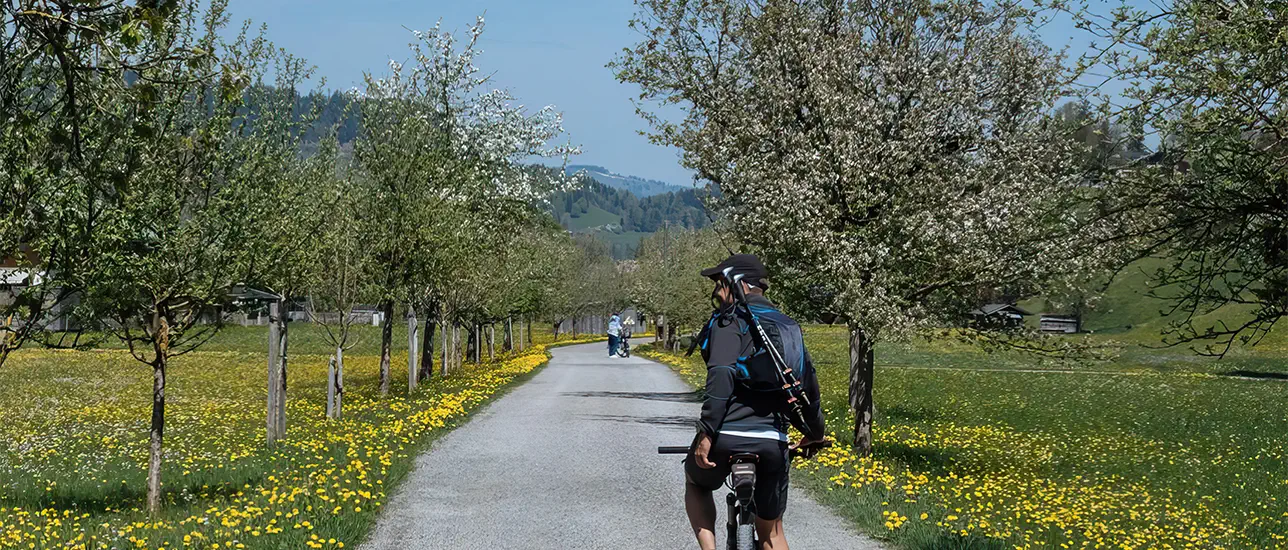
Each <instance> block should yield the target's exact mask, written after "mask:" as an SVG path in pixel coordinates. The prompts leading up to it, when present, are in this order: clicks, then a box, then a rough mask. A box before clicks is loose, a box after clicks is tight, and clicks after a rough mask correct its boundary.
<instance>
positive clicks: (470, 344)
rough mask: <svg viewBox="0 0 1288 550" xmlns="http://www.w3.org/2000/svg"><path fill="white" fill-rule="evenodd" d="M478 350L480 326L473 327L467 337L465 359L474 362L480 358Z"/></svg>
mask: <svg viewBox="0 0 1288 550" xmlns="http://www.w3.org/2000/svg"><path fill="white" fill-rule="evenodd" d="M478 349H479V342H478V325H473V326H471V327H470V329H469V332H468V333H466V335H465V357H467V358H469V360H471V361H474V358H475V357H477V356H478ZM475 362H477V361H475Z"/></svg>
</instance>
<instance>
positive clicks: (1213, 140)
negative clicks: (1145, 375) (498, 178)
mask: <svg viewBox="0 0 1288 550" xmlns="http://www.w3.org/2000/svg"><path fill="white" fill-rule="evenodd" d="M637 4H638V6H639V15H638V17H637V18H636V19H635V20H634V21H633V22H632V27H633V28H634V29H636V30H637V31H639V32H641V33H642V34H643V35H644V38H643V39H642V40H641V41H640V43H639V44H638V45H636V46H635V47H633V48H631V49H629V50H627V51H626V52H625V53H623V54H622V55H621V56H620V57H619V58H618V59H617V60H616V61H615V62H614V63H613V65H612V66H613V67H614V68H615V69H616V71H617V74H618V77H619V78H620V79H621V80H623V81H626V82H631V83H635V84H637V85H639V86H640V87H641V89H642V94H641V99H643V100H646V101H651V102H655V103H657V104H660V105H662V106H669V105H679V106H681V107H682V110H683V112H684V113H686V117H685V118H684V119H683V120H679V121H672V120H668V119H666V118H664V117H660V116H654V115H649V114H646V115H645V116H646V119H647V120H648V121H649V122H650V123H652V125H653V126H654V129H655V132H654V133H653V138H654V139H655V140H656V141H658V142H660V143H663V144H667V145H673V146H676V147H678V148H679V149H680V150H682V151H683V163H684V164H685V165H686V166H687V167H689V168H691V169H693V170H694V171H695V172H697V174H698V175H699V177H700V178H702V179H704V180H705V181H707V182H708V183H709V184H710V185H711V187H712V188H713V189H714V190H716V191H718V192H716V193H713V200H712V207H713V208H714V209H715V210H716V211H717V212H718V213H719V214H720V215H721V217H722V220H723V221H725V222H727V223H728V224H729V225H730V228H731V229H732V230H733V231H734V232H735V233H736V234H737V235H738V239H739V240H740V241H741V242H742V243H743V244H744V245H746V246H748V247H749V248H750V249H752V250H755V251H757V252H760V253H761V254H762V255H763V256H764V258H765V259H766V261H767V263H768V264H769V266H770V269H771V270H772V271H773V272H774V273H775V275H776V277H775V282H776V284H777V288H778V289H780V290H779V291H780V292H782V291H786V292H788V293H789V294H790V295H791V296H792V298H793V299H792V300H791V301H792V302H793V303H794V304H795V306H796V307H797V309H798V310H799V311H801V312H802V313H804V314H806V315H821V314H824V313H830V314H837V315H840V316H842V317H843V318H844V319H846V321H847V323H848V325H849V331H850V359H851V361H850V363H851V365H850V388H849V392H850V405H851V407H852V408H853V410H854V412H855V419H854V420H855V425H854V429H853V438H854V444H855V447H856V448H857V449H858V451H859V452H862V453H866V452H868V451H869V450H870V449H871V444H872V437H871V425H872V416H873V410H874V408H873V361H874V353H873V349H874V345H875V344H876V343H877V342H879V341H882V340H886V339H892V338H901V337H906V336H907V335H909V334H912V333H913V332H916V331H918V330H920V329H922V328H925V327H931V326H944V325H955V324H956V322H955V321H957V319H956V317H957V316H960V315H961V312H964V311H967V310H968V309H969V308H970V307H973V306H974V305H976V304H973V303H971V302H972V300H973V298H974V297H976V296H979V295H980V292H981V290H987V289H1008V290H1009V289H1021V290H1025V291H1027V292H1030V293H1031V292H1033V291H1034V290H1036V289H1042V290H1043V291H1045V292H1046V293H1047V294H1048V295H1070V296H1074V295H1079V289H1086V288H1088V287H1089V286H1090V284H1089V281H1096V280H1104V279H1105V278H1107V277H1109V276H1112V274H1113V273H1114V272H1115V270H1117V269H1121V268H1122V267H1123V266H1125V265H1128V264H1129V263H1130V262H1131V261H1132V260H1134V259H1137V258H1140V257H1144V256H1149V255H1157V256H1162V257H1166V258H1169V259H1172V260H1174V261H1173V263H1172V265H1171V266H1170V267H1169V268H1168V269H1164V270H1163V271H1161V272H1160V273H1158V276H1157V278H1156V282H1157V283H1158V284H1159V290H1158V293H1159V294H1160V295H1162V296H1164V297H1167V298H1171V299H1173V301H1174V304H1175V306H1176V307H1177V309H1178V310H1180V311H1182V312H1187V313H1188V315H1183V316H1181V317H1182V318H1183V320H1182V321H1179V322H1178V323H1176V324H1175V325H1174V327H1173V329H1172V332H1171V336H1172V337H1173V341H1174V342H1186V341H1193V340H1195V339H1200V340H1202V339H1211V340H1213V341H1215V344H1216V346H1217V347H1216V349H1215V350H1209V351H1213V352H1215V353H1223V351H1224V349H1227V348H1228V346H1229V344H1230V343H1231V342H1233V341H1235V339H1236V338H1240V339H1255V338H1258V337H1260V336H1263V335H1264V334H1265V333H1266V331H1268V330H1269V329H1270V327H1271V326H1273V325H1274V323H1275V322H1276V321H1277V320H1278V319H1280V318H1282V317H1283V316H1284V315H1285V313H1286V312H1288V307H1285V306H1288V298H1286V296H1288V294H1286V292H1285V291H1286V290H1288V285H1286V284H1285V281H1288V253H1285V251H1286V250H1288V245H1286V244H1285V243H1288V236H1286V235H1288V229H1285V228H1286V227H1288V221H1286V220H1288V207H1286V206H1285V205H1288V186H1286V185H1285V181H1288V180H1286V179H1285V177H1284V174H1288V170H1286V169H1285V168H1288V166H1286V165H1288V155H1286V154H1285V151H1286V149H1285V147H1284V141H1283V140H1284V136H1285V135H1286V134H1288V112H1286V111H1285V108H1284V103H1283V101H1282V91H1283V86H1282V78H1281V75H1282V74H1283V72H1284V71H1283V69H1284V63H1285V59H1286V58H1285V56H1283V55H1282V32H1281V30H1282V28H1283V25H1284V23H1285V21H1286V20H1288V11H1285V8H1284V7H1283V6H1282V5H1281V3H1275V2H1265V1H1252V2H1238V3H1230V2H1201V1H1194V0H1177V1H1173V2H1164V3H1156V5H1154V7H1153V8H1151V9H1150V10H1135V9H1132V8H1130V7H1124V8H1121V9H1119V10H1116V11H1114V12H1113V13H1111V14H1096V13H1094V12H1091V11H1078V12H1074V13H1073V16H1074V17H1075V19H1076V20H1077V21H1078V23H1079V26H1080V27H1081V28H1084V29H1087V30H1088V31H1089V32H1093V33H1096V34H1098V35H1100V36H1101V40H1099V41H1098V42H1099V44H1100V47H1099V48H1097V49H1096V50H1095V51H1093V52H1091V53H1090V54H1089V55H1088V56H1086V57H1084V58H1082V59H1080V60H1078V61H1077V62H1076V63H1068V62H1067V60H1066V59H1065V57H1064V56H1063V55H1062V54H1061V53H1058V52H1055V51H1052V50H1051V49H1050V48H1048V47H1046V46H1044V45H1043V44H1042V43H1041V42H1040V41H1039V40H1038V39H1037V38H1036V37H1035V36H1034V34H1033V29H1034V28H1035V25H1036V24H1038V23H1040V22H1041V21H1042V20H1043V17H1044V15H1045V13H1044V12H1042V11H1038V10H1036V9H1033V8H1032V7H1028V8H1026V7H1025V6H1024V5H1023V4H1022V3H1019V2H977V1H973V0H882V1H875V2H847V1H844V0H804V1H797V0H756V1H746V0H710V1H705V2H669V1H666V0H638V1H637ZM1039 4H1041V3H1039ZM1053 4H1055V5H1056V6H1057V7H1059V8H1060V9H1067V8H1068V6H1069V4H1070V3H1065V2H1056V3H1053ZM1105 68H1107V69H1108V70H1107V71H1104V72H1101V71H1102V70H1103V69H1105ZM1095 74H1109V75H1110V78H1117V79H1120V80H1121V81H1122V82H1124V83H1126V85H1127V91H1126V92H1125V93H1124V94H1122V95H1121V97H1104V96H1097V94H1096V93H1094V91H1095V90H1096V89H1098V87H1093V88H1092V89H1091V91H1090V92H1091V93H1088V90H1087V89H1085V88H1082V87H1081V85H1082V84H1085V83H1086V82H1087V80H1088V79H1090V78H1091V75H1095ZM1097 84H1098V83H1097ZM1077 95H1085V96H1086V97H1087V100H1088V103H1087V105H1088V106H1089V108H1079V107H1078V106H1077V105H1075V106H1073V107H1070V108H1066V109H1062V110H1061V111H1060V112H1057V111H1056V103H1057V102H1058V101H1060V100H1062V99H1063V98H1066V97H1069V96H1077ZM1124 100H1125V101H1124ZM1124 103H1125V105H1124ZM1071 136H1072V137H1074V138H1075V139H1070V137H1071ZM1152 140H1156V141H1158V142H1159V145H1158V147H1157V151H1155V152H1153V153H1152V154H1147V152H1146V151H1144V149H1145V147H1144V145H1143V144H1144V143H1147V142H1149V141H1152ZM692 265H696V264H691V265H690V266H689V268H690V269H691V268H692ZM1227 305H1235V306H1238V307H1237V308H1235V309H1233V310H1230V309H1229V308H1227V310H1226V311H1227V312H1228V313H1231V314H1234V315H1239V316H1242V318H1243V320H1242V321H1239V322H1237V323H1235V324H1232V325H1227V324H1220V325H1218V326H1215V327H1196V326H1195V324H1194V320H1195V319H1196V318H1197V316H1196V314H1201V313H1205V312H1210V311H1213V310H1215V309H1216V308H1221V307H1224V306H1227ZM1222 346H1225V347H1222Z"/></svg>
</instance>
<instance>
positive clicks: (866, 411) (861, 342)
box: [849, 323, 874, 456]
mask: <svg viewBox="0 0 1288 550" xmlns="http://www.w3.org/2000/svg"><path fill="white" fill-rule="evenodd" d="M849 328H850V410H851V411H853V412H854V452H855V453H857V454H858V455H859V456H867V455H870V454H872V413H873V411H874V407H873V405H872V374H873V367H874V363H873V349H872V346H873V342H872V339H871V338H870V337H869V336H868V334H867V332H866V331H864V330H863V329H862V328H860V327H858V326H857V325H855V324H853V323H851V324H850V327H849Z"/></svg>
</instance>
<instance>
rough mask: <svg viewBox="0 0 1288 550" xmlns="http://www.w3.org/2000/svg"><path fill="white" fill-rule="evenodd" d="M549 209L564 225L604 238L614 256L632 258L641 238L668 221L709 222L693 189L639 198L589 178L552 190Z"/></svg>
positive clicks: (695, 224) (695, 225)
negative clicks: (570, 188) (572, 187)
mask: <svg viewBox="0 0 1288 550" xmlns="http://www.w3.org/2000/svg"><path fill="white" fill-rule="evenodd" d="M550 209H551V214H552V215H553V216H554V217H555V219H557V220H559V223H560V225H562V226H563V227H564V228H566V229H568V230H570V231H573V232H577V233H593V234H595V235H596V236H598V237H600V238H602V239H604V240H605V241H607V242H608V243H609V244H610V246H611V247H612V252H613V257H615V258H618V259H625V258H631V257H634V255H635V248H636V247H637V246H638V245H639V241H640V239H641V238H643V237H644V236H646V235H648V234H649V233H652V232H654V231H657V230H658V229H660V228H662V227H664V226H666V225H668V224H669V225H678V226H684V227H688V228H698V227H706V226H707V225H708V224H709V219H708V218H707V215H706V212H705V210H704V209H703V205H702V198H701V196H700V195H699V192H698V191H695V190H693V189H684V190H681V191H672V192H667V193H662V194H658V195H652V196H649V197H643V198H640V197H637V196H635V194H633V193H631V192H630V191H626V190H624V189H616V188H613V187H609V186H607V185H604V184H603V183H600V182H599V181H598V180H597V179H590V178H586V179H584V184H583V185H582V186H581V187H580V188H579V189H576V190H573V191H568V192H561V193H556V194H555V196H553V197H551V199H550Z"/></svg>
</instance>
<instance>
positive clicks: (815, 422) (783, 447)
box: [684, 254, 824, 550]
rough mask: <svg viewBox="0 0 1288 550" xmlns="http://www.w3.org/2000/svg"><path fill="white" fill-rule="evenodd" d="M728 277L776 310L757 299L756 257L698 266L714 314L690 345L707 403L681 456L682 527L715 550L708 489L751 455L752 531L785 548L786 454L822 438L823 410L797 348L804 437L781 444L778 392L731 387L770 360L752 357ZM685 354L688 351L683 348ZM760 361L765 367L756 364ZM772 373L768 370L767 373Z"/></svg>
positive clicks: (784, 421) (762, 281)
mask: <svg viewBox="0 0 1288 550" xmlns="http://www.w3.org/2000/svg"><path fill="white" fill-rule="evenodd" d="M730 267H732V268H733V271H732V272H731V275H742V276H743V277H742V280H741V281H740V282H739V284H741V285H743V291H744V293H745V294H746V297H747V302H748V304H749V305H750V306H752V307H759V308H770V309H774V310H777V307H776V306H774V305H773V303H771V302H770V301H769V300H768V299H767V298H765V296H764V291H765V290H767V289H768V288H769V282H768V280H767V276H768V273H767V271H766V270H765V266H764V264H762V263H761V262H760V259H759V258H757V257H756V256H754V255H751V254H735V255H733V256H730V257H729V258H728V259H726V260H725V261H723V262H721V263H720V265H718V266H716V267H713V268H709V269H705V270H703V271H702V275H703V276H705V277H708V278H711V279H713V280H715V281H716V286H715V289H714V290H713V291H712V294H711V296H712V302H713V304H714V305H715V311H714V312H713V313H712V316H711V321H710V322H709V323H708V324H707V327H706V328H705V329H703V331H702V334H700V335H699V337H698V340H697V341H695V343H694V346H697V345H701V346H702V357H703V359H705V360H706V363H707V384H706V400H705V401H704V402H703V404H702V415H701V418H700V419H699V421H698V424H697V429H698V434H697V436H696V438H695V440H694V443H693V445H692V448H691V450H690V451H689V455H688V456H687V457H686V458H685V463H684V464H685V465H684V471H685V478H686V479H685V481H686V484H685V497H684V504H685V510H686V512H687V513H688V516H689V524H690V526H692V528H693V533H694V535H696V536H697V538H698V546H699V547H701V548H702V550H715V547H716V538H715V531H714V529H715V520H716V507H715V502H714V500H713V499H712V492H713V491H715V490H716V489H719V488H720V486H721V485H722V484H723V483H724V480H725V478H726V477H727V476H728V475H729V457H730V456H731V455H733V454H737V453H754V454H756V455H758V456H759V462H758V463H757V464H756V487H755V497H754V498H755V507H756V516H757V518H756V530H757V532H758V534H759V538H760V540H761V541H763V548H764V549H773V550H786V549H787V538H786V536H785V535H784V533H783V521H782V517H783V512H784V511H785V510H786V509H787V472H788V467H789V465H790V464H789V458H788V453H789V451H790V449H793V448H796V447H800V448H801V449H802V451H805V452H806V453H807V454H811V453H809V448H810V445H811V444H812V443H816V442H819V441H821V440H822V439H823V437H824V425H823V413H822V411H821V409H820V407H819V388H818V378H817V377H816V376H815V374H814V367H813V364H812V363H811V362H810V358H809V353H808V352H806V351H805V349H804V344H803V343H802V344H801V345H800V348H799V349H800V353H801V356H798V357H796V358H795V359H793V358H791V357H787V358H786V359H787V361H789V362H790V361H793V360H795V361H803V369H802V371H803V372H802V373H801V384H802V387H803V389H804V391H805V395H806V397H807V398H808V400H809V403H810V405H809V406H808V407H804V409H805V414H804V424H805V425H798V426H796V428H797V429H799V430H800V431H801V432H802V433H803V434H805V437H804V438H802V439H801V441H799V442H797V443H796V444H795V445H790V446H789V445H788V440H787V430H788V426H789V424H793V423H799V421H797V420H795V419H789V418H787V416H788V415H787V414H786V413H787V411H788V410H789V409H788V408H787V398H786V395H785V394H784V393H783V392H768V393H767V392H755V391H752V390H751V389H749V388H746V387H743V386H740V385H739V384H738V380H737V379H738V375H739V372H740V370H741V372H743V373H745V372H746V370H745V369H755V368H769V369H773V368H774V366H773V363H772V362H770V361H771V359H770V358H769V357H768V356H767V355H766V354H764V353H760V354H759V355H758V352H760V351H763V350H757V349H756V348H757V346H756V343H755V342H754V341H753V338H752V336H751V333H750V332H749V331H748V325H747V315H748V313H747V312H745V311H740V308H736V307H735V301H734V294H733V291H732V289H731V288H730V287H729V286H728V285H727V284H726V283H725V282H723V278H722V277H721V275H722V273H724V271H725V269H726V268H730ZM689 351H690V352H692V351H693V350H692V349H690V350H689ZM761 361H766V362H769V363H768V364H764V363H759V362H761ZM770 372H773V371H770Z"/></svg>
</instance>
